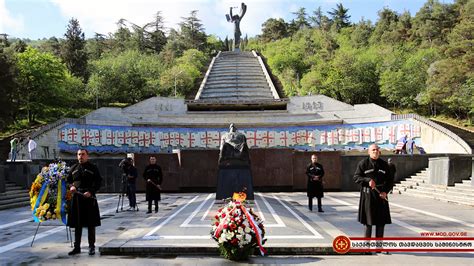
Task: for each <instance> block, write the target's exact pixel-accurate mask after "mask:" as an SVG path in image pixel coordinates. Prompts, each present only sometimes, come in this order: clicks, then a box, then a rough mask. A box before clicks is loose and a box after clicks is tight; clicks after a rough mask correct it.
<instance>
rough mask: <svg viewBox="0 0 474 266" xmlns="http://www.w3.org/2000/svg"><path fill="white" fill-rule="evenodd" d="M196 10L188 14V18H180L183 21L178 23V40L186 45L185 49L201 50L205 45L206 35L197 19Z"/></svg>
mask: <svg viewBox="0 0 474 266" xmlns="http://www.w3.org/2000/svg"><path fill="white" fill-rule="evenodd" d="M197 12H198V11H197V10H193V11H191V12H190V15H189V17H182V19H183V21H182V22H180V23H179V27H180V38H181V40H182V41H183V43H184V44H185V45H186V49H191V48H194V49H199V50H201V51H202V50H203V49H204V47H205V45H206V33H205V32H204V27H203V25H202V23H201V20H200V19H199V18H197Z"/></svg>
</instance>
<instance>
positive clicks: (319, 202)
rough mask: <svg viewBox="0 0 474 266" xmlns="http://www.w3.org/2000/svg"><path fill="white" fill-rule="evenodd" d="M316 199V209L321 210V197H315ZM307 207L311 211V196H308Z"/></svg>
mask: <svg viewBox="0 0 474 266" xmlns="http://www.w3.org/2000/svg"><path fill="white" fill-rule="evenodd" d="M317 199H318V210H322V207H323V206H322V203H321V198H317ZM308 207H309V210H310V211H312V210H313V198H312V197H308Z"/></svg>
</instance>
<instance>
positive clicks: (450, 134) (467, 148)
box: [392, 114, 472, 154]
mask: <svg viewBox="0 0 474 266" xmlns="http://www.w3.org/2000/svg"><path fill="white" fill-rule="evenodd" d="M403 119H415V120H417V121H418V122H421V123H423V124H425V125H427V126H429V127H432V128H434V129H436V130H438V131H439V132H441V133H443V134H445V135H446V136H448V137H449V138H451V139H452V140H454V141H455V142H457V143H458V144H460V145H461V147H462V148H463V149H464V150H465V151H466V152H467V153H468V154H472V149H471V147H470V146H469V144H467V142H466V141H464V140H463V139H462V138H460V137H459V136H458V135H456V134H454V133H453V132H452V131H451V130H449V129H447V128H445V127H443V126H441V125H439V124H436V123H435V122H433V121H430V120H429V119H426V118H424V117H422V116H421V115H417V114H392V120H403Z"/></svg>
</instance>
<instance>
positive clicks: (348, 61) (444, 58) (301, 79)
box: [248, 0, 474, 120]
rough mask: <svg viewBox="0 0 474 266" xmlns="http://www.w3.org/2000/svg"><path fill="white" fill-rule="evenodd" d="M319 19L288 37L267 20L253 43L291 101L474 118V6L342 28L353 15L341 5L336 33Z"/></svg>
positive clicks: (388, 16)
mask: <svg viewBox="0 0 474 266" xmlns="http://www.w3.org/2000/svg"><path fill="white" fill-rule="evenodd" d="M313 14H314V16H313V17H310V20H311V22H312V25H314V26H313V28H310V29H296V30H295V29H294V28H293V29H292V28H291V27H294V25H295V20H293V21H291V22H290V23H289V24H287V25H289V26H288V32H290V33H291V37H286V36H282V35H279V34H273V32H275V31H270V30H269V29H274V28H276V27H275V26H274V24H275V21H273V20H267V22H266V23H265V24H264V25H262V32H263V34H262V35H261V36H259V37H257V38H254V39H251V40H250V41H249V47H248V48H249V49H255V50H257V51H259V52H260V53H261V54H262V55H263V56H264V57H265V58H266V59H267V62H268V64H269V66H270V68H271V69H272V72H273V73H274V74H275V75H276V76H277V78H278V79H279V80H280V82H281V84H282V85H283V90H284V92H285V94H286V96H291V95H309V94H324V95H328V96H330V97H334V98H336V99H338V100H341V101H344V102H346V103H351V104H356V103H367V102H374V103H378V104H381V105H383V106H391V107H392V108H397V109H399V108H402V109H407V108H408V109H412V110H415V111H417V112H421V113H424V114H432V115H437V114H440V113H442V114H447V115H451V116H453V117H456V118H458V119H468V120H472V119H473V112H474V110H473V102H474V99H473V98H472V97H473V96H472V95H473V91H474V88H473V84H472V80H474V77H473V74H472V73H474V64H473V63H472V62H474V55H473V48H472V47H474V41H473V39H472V36H473V32H474V15H473V14H474V1H472V0H460V1H456V2H455V3H454V4H444V3H440V2H439V1H437V0H428V1H427V2H426V3H425V5H424V6H423V7H422V8H421V9H420V10H419V11H418V12H417V13H416V15H415V16H414V17H412V16H411V15H410V13H408V12H403V13H402V14H398V13H396V12H394V11H392V10H390V9H388V8H384V9H382V10H381V11H379V19H378V21H376V23H375V25H372V23H371V22H370V21H365V20H361V21H360V22H359V23H357V24H355V25H352V26H351V25H350V24H348V23H347V24H345V23H342V24H341V21H344V19H343V17H345V16H349V12H348V10H347V9H345V8H344V7H343V6H342V5H337V6H336V8H334V9H332V11H331V12H329V15H330V19H331V23H332V28H331V30H329V28H328V27H327V25H326V26H323V24H324V23H323V19H324V17H325V16H324V15H323V14H322V12H321V9H320V8H318V9H317V10H316V11H314V12H313ZM270 22H271V23H270ZM278 23H280V24H283V23H286V22H285V21H283V20H281V21H279V22H278ZM269 25H272V26H273V27H269ZM292 31H293V32H292ZM269 33H272V34H269ZM269 36H271V37H269Z"/></svg>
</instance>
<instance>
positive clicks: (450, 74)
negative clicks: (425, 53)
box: [421, 1, 474, 121]
mask: <svg viewBox="0 0 474 266" xmlns="http://www.w3.org/2000/svg"><path fill="white" fill-rule="evenodd" d="M473 32H474V2H472V1H470V2H468V3H466V4H465V5H464V6H463V7H462V8H461V16H460V23H459V24H457V25H456V26H455V27H454V29H453V30H452V31H451V33H450V34H449V35H448V36H447V41H448V44H446V45H444V46H443V51H444V58H442V59H440V60H438V61H436V62H435V63H433V65H432V66H431V67H430V69H429V72H428V73H429V77H428V81H427V84H428V88H427V90H426V92H424V94H422V95H421V96H422V97H421V99H422V103H424V104H427V103H429V102H434V103H435V104H437V105H438V106H439V107H440V108H442V107H444V109H445V110H446V111H447V112H448V113H449V114H454V115H455V116H456V118H458V119H461V118H463V119H464V118H469V119H470V120H471V121H472V117H473V115H474V110H473V106H472V102H473V101H474V98H473V97H474V96H473V93H474V92H473V91H474V86H473V83H474V82H473V81H474V75H473V73H474V64H473V62H474V53H473V47H474V38H473V36H474V34H473ZM434 92H436V93H434Z"/></svg>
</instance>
